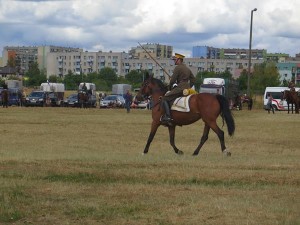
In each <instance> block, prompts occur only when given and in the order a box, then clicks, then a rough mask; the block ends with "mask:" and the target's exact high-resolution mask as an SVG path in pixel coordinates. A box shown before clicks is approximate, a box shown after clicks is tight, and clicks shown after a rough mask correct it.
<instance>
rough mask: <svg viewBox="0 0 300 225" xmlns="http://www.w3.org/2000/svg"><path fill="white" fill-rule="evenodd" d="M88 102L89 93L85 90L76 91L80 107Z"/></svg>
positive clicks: (85, 106) (84, 106) (86, 105)
mask: <svg viewBox="0 0 300 225" xmlns="http://www.w3.org/2000/svg"><path fill="white" fill-rule="evenodd" d="M88 102H89V94H88V93H87V92H85V91H79V92H78V103H79V107H80V108H87V107H88Z"/></svg>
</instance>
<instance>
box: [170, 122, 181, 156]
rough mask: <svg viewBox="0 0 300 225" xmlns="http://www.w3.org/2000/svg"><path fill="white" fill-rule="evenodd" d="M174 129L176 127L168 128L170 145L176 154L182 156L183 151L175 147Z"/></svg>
mask: <svg viewBox="0 0 300 225" xmlns="http://www.w3.org/2000/svg"><path fill="white" fill-rule="evenodd" d="M175 127H176V126H168V128H169V136H170V144H171V146H172V147H173V149H174V151H175V153H176V154H178V155H183V151H181V150H179V149H178V148H177V147H176V145H175Z"/></svg>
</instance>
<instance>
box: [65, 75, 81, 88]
mask: <svg viewBox="0 0 300 225" xmlns="http://www.w3.org/2000/svg"><path fill="white" fill-rule="evenodd" d="M80 82H81V76H79V75H74V74H73V73H72V72H71V71H68V74H67V75H65V77H64V84H65V88H66V90H77V89H78V86H79V84H80Z"/></svg>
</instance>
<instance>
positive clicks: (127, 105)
mask: <svg viewBox="0 0 300 225" xmlns="http://www.w3.org/2000/svg"><path fill="white" fill-rule="evenodd" d="M124 99H125V108H126V111H127V113H130V106H131V103H132V94H131V93H130V91H129V90H127V92H126V94H125V95H124Z"/></svg>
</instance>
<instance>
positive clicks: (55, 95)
mask: <svg viewBox="0 0 300 225" xmlns="http://www.w3.org/2000/svg"><path fill="white" fill-rule="evenodd" d="M40 90H41V91H43V92H45V93H46V96H49V98H50V99H46V104H50V105H51V106H63V104H64V95H65V85H64V84H63V83H50V82H46V83H41V85H40ZM47 101H48V102H47ZM49 101H50V102H49Z"/></svg>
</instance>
